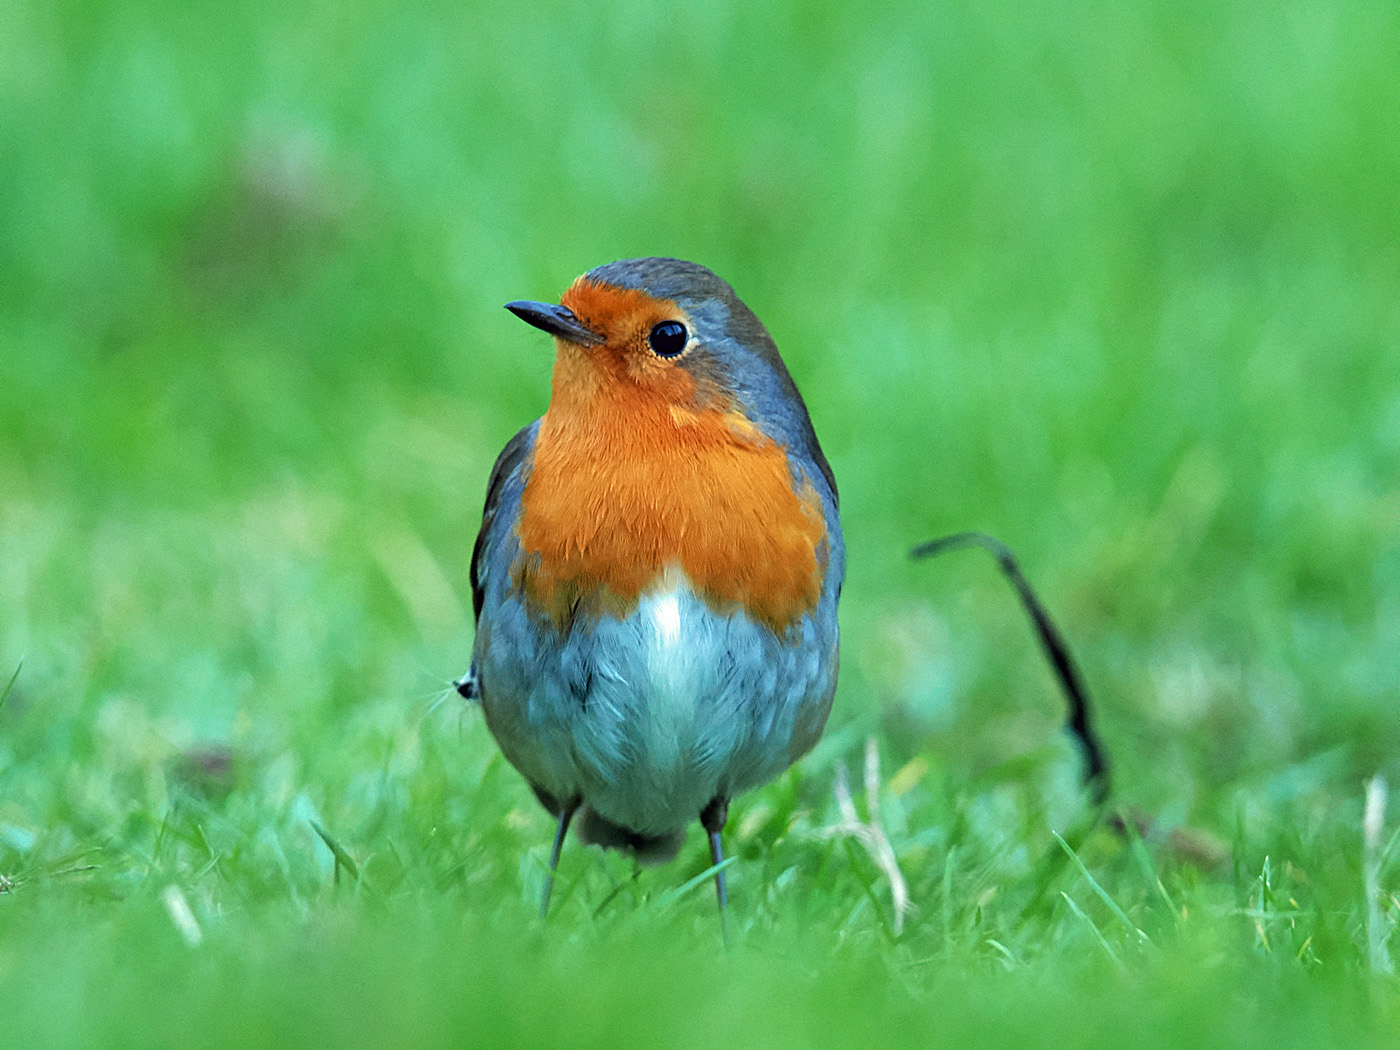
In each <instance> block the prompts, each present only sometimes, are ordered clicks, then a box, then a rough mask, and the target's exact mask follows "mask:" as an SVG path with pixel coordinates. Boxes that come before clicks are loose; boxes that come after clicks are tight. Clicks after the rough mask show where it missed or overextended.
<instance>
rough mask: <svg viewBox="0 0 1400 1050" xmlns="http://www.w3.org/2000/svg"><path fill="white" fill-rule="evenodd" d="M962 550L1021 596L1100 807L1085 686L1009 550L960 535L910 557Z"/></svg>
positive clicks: (1100, 776) (1100, 757) (1102, 783)
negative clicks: (971, 551)
mask: <svg viewBox="0 0 1400 1050" xmlns="http://www.w3.org/2000/svg"><path fill="white" fill-rule="evenodd" d="M961 547H981V548H982V549H983V550H985V551H987V552H988V553H990V554H991V555H992V557H994V558H996V560H997V564H998V565H1000V566H1001V571H1002V572H1004V573H1005V574H1006V578H1007V579H1009V580H1010V581H1011V585H1012V586H1013V587H1015V588H1016V593H1017V594H1019V595H1020V596H1021V604H1022V605H1024V606H1025V607H1026V613H1027V615H1028V616H1030V618H1031V622H1032V623H1034V624H1035V629H1036V632H1037V634H1038V635H1039V636H1040V645H1041V648H1042V649H1044V650H1045V655H1046V656H1047V657H1048V658H1049V660H1050V663H1051V664H1052V665H1053V666H1054V668H1055V674H1056V677H1058V678H1059V680H1060V688H1061V689H1062V690H1063V691H1064V694H1065V699H1066V700H1067V701H1068V703H1069V718H1068V721H1067V724H1068V726H1069V731H1070V732H1071V733H1073V734H1074V737H1075V739H1076V740H1078V741H1079V746H1080V747H1081V748H1082V749H1083V751H1084V783H1085V785H1086V786H1087V787H1088V788H1089V790H1090V791H1091V792H1092V793H1093V798H1094V801H1095V802H1096V803H1102V802H1103V801H1104V800H1105V799H1107V798H1108V791H1109V775H1108V752H1107V751H1106V750H1105V749H1104V746H1103V743H1102V742H1101V741H1100V740H1099V737H1098V734H1097V733H1096V732H1095V731H1094V726H1093V717H1092V713H1091V707H1090V703H1089V691H1088V689H1086V688H1085V686H1084V680H1083V679H1082V678H1081V677H1080V675H1079V670H1078V668H1077V667H1076V666H1075V663H1074V658H1073V657H1072V656H1070V651H1069V646H1068V645H1067V644H1066V643H1065V640H1064V637H1063V636H1062V635H1061V634H1060V632H1059V630H1058V629H1056V627H1055V624H1054V622H1053V621H1052V620H1051V619H1050V614H1049V613H1047V612H1046V611H1045V606H1043V605H1042V604H1041V603H1040V599H1039V598H1037V597H1036V595H1035V591H1033V590H1032V589H1031V585H1030V582H1029V581H1028V580H1027V579H1026V577H1025V574H1024V573H1022V572H1021V566H1020V564H1019V563H1018V562H1017V561H1016V555H1014V554H1012V553H1011V548H1009V547H1008V546H1007V545H1006V544H1004V543H1002V542H1001V540H999V539H997V538H995V537H994V536H988V535H987V534H986V533H983V532H959V533H956V534H955V535H952V536H944V537H943V538H942V539H937V540H930V541H929V542H928V543H921V544H919V545H918V546H917V547H915V548H914V549H913V550H912V551H911V552H910V554H911V555H912V556H913V557H915V558H931V557H933V556H934V555H937V554H943V553H946V552H947V551H950V550H957V549H959V548H961Z"/></svg>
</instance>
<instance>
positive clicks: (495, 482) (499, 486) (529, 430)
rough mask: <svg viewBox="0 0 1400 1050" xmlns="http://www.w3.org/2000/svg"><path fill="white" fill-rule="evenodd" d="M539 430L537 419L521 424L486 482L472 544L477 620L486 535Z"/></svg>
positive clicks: (483, 591) (483, 594)
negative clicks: (505, 492) (483, 498)
mask: <svg viewBox="0 0 1400 1050" xmlns="http://www.w3.org/2000/svg"><path fill="white" fill-rule="evenodd" d="M538 429H539V424H538V421H536V422H534V423H531V424H530V425H529V426H526V427H522V428H521V429H520V432H519V433H517V434H516V435H515V437H513V438H511V439H510V440H509V441H507V442H506V447H505V448H503V449H502V450H501V454H500V455H499V456H497V457H496V465H495V466H494V467H492V468H491V477H490V479H489V480H488V481H487V482H486V506H485V508H484V509H483V510H482V512H481V531H480V532H478V533H477V534H476V545H475V546H474V547H472V568H471V581H472V614H473V617H474V618H475V619H476V620H480V619H481V603H482V602H483V601H484V600H485V597H486V575H485V574H486V565H485V549H486V537H487V534H488V533H490V531H491V523H492V522H493V521H494V520H495V517H496V511H497V510H498V509H499V507H500V504H501V494H502V492H503V490H504V488H505V484H506V481H507V479H509V478H510V476H511V475H512V474H514V473H515V472H516V471H517V470H518V469H519V468H520V465H521V464H522V463H523V462H524V461H525V460H526V459H527V458H528V457H529V455H530V452H531V451H532V450H533V448H534V444H535V432H536V431H537V430H538Z"/></svg>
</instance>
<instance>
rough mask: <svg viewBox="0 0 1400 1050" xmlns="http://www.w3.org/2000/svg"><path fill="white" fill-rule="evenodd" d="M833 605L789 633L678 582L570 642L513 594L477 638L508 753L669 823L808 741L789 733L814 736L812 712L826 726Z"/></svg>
mask: <svg viewBox="0 0 1400 1050" xmlns="http://www.w3.org/2000/svg"><path fill="white" fill-rule="evenodd" d="M833 604H834V603H833ZM831 612H832V615H831V616H830V617H812V618H808V619H807V620H805V621H803V623H802V624H801V625H800V626H799V627H798V628H794V637H792V638H790V639H788V640H787V641H784V640H780V639H779V638H778V637H777V636H775V635H774V634H773V633H772V632H771V631H769V630H768V629H767V628H765V627H763V626H761V625H758V624H755V623H752V622H750V621H749V620H748V619H747V618H746V617H744V616H742V615H729V616H722V615H718V614H716V613H714V612H712V611H711V610H710V609H709V608H708V607H707V606H706V605H705V604H704V603H703V602H702V601H700V600H699V599H698V598H697V597H695V595H694V594H693V593H692V592H691V591H690V589H689V587H688V586H686V584H685V582H684V581H681V582H680V583H678V584H675V585H674V586H673V588H672V589H670V590H666V591H663V592H658V593H654V594H651V595H649V596H646V597H644V598H643V599H642V601H641V603H640V604H639V606H638V608H637V610H636V612H635V613H633V615H631V616H630V617H628V618H627V619H626V620H623V621H618V620H612V619H605V620H603V621H600V622H599V623H598V624H596V625H595V626H593V627H592V628H590V629H584V628H576V629H575V630H574V631H573V632H571V633H570V634H569V635H568V636H567V637H566V638H565V639H564V640H563V641H562V643H561V642H560V641H559V640H558V638H557V636H556V635H554V634H553V632H552V630H551V629H549V628H547V627H546V628H540V627H538V626H536V625H535V624H534V623H532V622H531V621H530V620H529V619H528V617H527V616H526V615H525V614H524V612H523V610H520V609H519V608H518V607H517V608H516V609H515V610H512V611H509V612H505V613H504V614H503V615H498V616H497V617H496V619H495V621H494V622H493V625H492V627H491V630H490V635H489V637H487V638H484V639H479V640H478V641H479V644H478V652H477V660H478V666H479V671H480V676H481V689H482V704H483V707H484V709H485V712H486V718H487V722H488V724H489V725H490V727H491V731H492V732H493V733H494V734H495V736H496V738H497V740H498V741H499V742H500V745H501V749H502V750H503V751H504V752H505V755H506V757H507V758H508V759H510V761H511V763H512V764H513V765H515V766H516V768H518V769H519V770H520V771H521V772H522V773H523V774H524V775H525V776H526V777H527V778H528V779H529V780H530V781H531V782H532V783H534V784H535V785H536V786H538V787H541V788H543V789H544V790H546V791H548V792H549V793H550V794H552V795H554V796H555V797H556V798H560V799H568V798H572V797H574V796H580V797H582V799H583V800H584V801H586V802H587V803H588V804H589V805H590V806H592V807H593V809H595V810H596V811H597V812H598V813H599V814H601V815H602V816H604V817H606V818H607V819H609V820H611V821H613V822H614V823H617V824H620V825H622V826H624V827H627V828H631V829H633V830H635V831H639V832H645V833H649V834H661V833H663V832H667V831H671V830H673V829H675V828H678V827H681V826H683V825H684V824H686V823H688V822H690V821H692V820H695V819H696V818H697V816H698V815H699V813H700V811H701V809H703V808H704V806H705V805H706V804H707V803H708V802H709V801H710V800H711V799H712V798H714V797H715V796H716V795H724V796H726V797H729V796H732V795H734V794H737V793H738V792H740V791H744V790H746V789H747V788H750V787H754V786H757V785H759V784H762V783H765V782H767V781H768V780H771V779H772V778H773V777H775V776H777V775H778V774H779V773H781V772H782V771H783V770H784V769H785V768H787V766H788V765H789V764H790V763H791V761H792V760H793V758H794V757H796V750H800V749H802V748H805V747H806V746H808V745H809V743H810V742H809V741H808V742H807V743H803V744H802V748H797V749H795V747H794V737H795V736H796V737H797V738H798V739H799V742H800V741H802V740H805V739H806V738H807V737H808V736H811V734H812V722H813V718H814V717H816V718H817V721H816V728H817V729H818V730H819V729H820V722H821V720H824V718H825V710H826V707H827V705H829V703H830V697H831V691H832V689H833V687H834V684H835V675H836V659H835V656H836V624H835V615H834V608H833V609H832V610H831ZM828 620H829V624H828V623H826V622H825V621H828ZM481 643H484V644H481ZM818 716H819V717H818Z"/></svg>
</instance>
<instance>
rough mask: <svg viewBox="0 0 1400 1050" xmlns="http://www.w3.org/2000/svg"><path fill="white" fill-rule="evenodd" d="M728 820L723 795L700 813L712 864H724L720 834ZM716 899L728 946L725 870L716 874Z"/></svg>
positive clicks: (727, 900) (717, 797)
mask: <svg viewBox="0 0 1400 1050" xmlns="http://www.w3.org/2000/svg"><path fill="white" fill-rule="evenodd" d="M728 819H729V799H727V798H725V797H724V796H722V795H716V796H715V797H714V798H712V799H711V800H710V804H709V805H708V806H706V807H705V808H704V810H702V811H701V813H700V826H701V827H703V828H704V829H705V833H706V834H707V835H709V836H710V862H711V863H712V864H716V865H718V864H722V863H724V842H723V841H722V840H721V838H720V832H722V831H723V830H724V822H725V821H726V820H728ZM715 897H716V899H717V900H718V901H719V922H720V932H721V933H723V935H724V943H725V944H728V943H729V915H728V909H729V894H728V892H727V890H726V889H725V884H724V869H723V868H720V870H719V871H717V872H715Z"/></svg>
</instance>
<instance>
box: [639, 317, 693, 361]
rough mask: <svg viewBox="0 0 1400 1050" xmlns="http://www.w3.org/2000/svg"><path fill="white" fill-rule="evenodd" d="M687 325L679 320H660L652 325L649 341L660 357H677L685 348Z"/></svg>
mask: <svg viewBox="0 0 1400 1050" xmlns="http://www.w3.org/2000/svg"><path fill="white" fill-rule="evenodd" d="M685 339H686V331H685V325H683V324H681V323H680V322H679V321H660V322H658V323H657V324H654V325H652V326H651V334H650V335H649V336H647V342H649V343H651V348H652V349H653V350H655V351H656V354H657V356H658V357H675V356H676V355H677V354H678V353H680V352H681V351H682V350H684V349H685Z"/></svg>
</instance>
